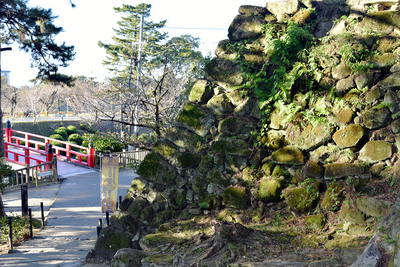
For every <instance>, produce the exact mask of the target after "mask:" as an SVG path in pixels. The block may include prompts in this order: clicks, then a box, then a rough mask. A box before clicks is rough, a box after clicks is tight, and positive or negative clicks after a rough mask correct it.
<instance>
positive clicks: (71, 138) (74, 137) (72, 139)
mask: <svg viewBox="0 0 400 267" xmlns="http://www.w3.org/2000/svg"><path fill="white" fill-rule="evenodd" d="M68 142H70V143H73V144H77V145H82V142H83V137H82V136H80V135H79V134H77V133H74V134H71V135H70V136H68Z"/></svg>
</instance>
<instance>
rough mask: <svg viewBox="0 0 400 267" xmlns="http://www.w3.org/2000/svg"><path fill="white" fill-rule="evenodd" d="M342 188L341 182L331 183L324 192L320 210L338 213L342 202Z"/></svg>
mask: <svg viewBox="0 0 400 267" xmlns="http://www.w3.org/2000/svg"><path fill="white" fill-rule="evenodd" d="M344 187H345V184H344V182H343V181H340V182H333V183H331V184H330V185H329V186H328V188H327V190H326V192H325V197H324V199H323V200H322V202H321V208H322V209H323V210H326V211H338V210H339V209H340V206H341V204H342V201H343V197H344Z"/></svg>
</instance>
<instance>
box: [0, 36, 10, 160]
mask: <svg viewBox="0 0 400 267" xmlns="http://www.w3.org/2000/svg"><path fill="white" fill-rule="evenodd" d="M3 51H11V47H4V48H2V47H1V42H0V122H1V125H3V110H2V107H1V52H3ZM0 136H3V126H1V127H0ZM0 154H1V157H4V140H3V138H0Z"/></svg>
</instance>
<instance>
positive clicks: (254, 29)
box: [228, 15, 264, 41]
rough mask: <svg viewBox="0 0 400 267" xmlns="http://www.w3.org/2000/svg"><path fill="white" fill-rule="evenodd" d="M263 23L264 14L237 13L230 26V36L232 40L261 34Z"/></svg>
mask: <svg viewBox="0 0 400 267" xmlns="http://www.w3.org/2000/svg"><path fill="white" fill-rule="evenodd" d="M263 24H264V18H263V17H262V16H247V15H237V16H236V17H235V18H234V19H233V22H232V23H231V25H230V26H229V29H228V37H229V39H230V40H233V41H237V40H243V39H248V38H254V37H257V36H260V35H261V34H262V29H263Z"/></svg>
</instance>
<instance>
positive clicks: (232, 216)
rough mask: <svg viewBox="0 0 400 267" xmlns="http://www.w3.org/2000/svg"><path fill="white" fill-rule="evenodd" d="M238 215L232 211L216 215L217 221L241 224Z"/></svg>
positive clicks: (224, 211)
mask: <svg viewBox="0 0 400 267" xmlns="http://www.w3.org/2000/svg"><path fill="white" fill-rule="evenodd" d="M239 215H240V213H239V212H235V211H233V210H232V209H224V210H222V211H221V212H220V213H218V216H217V218H218V220H220V221H227V222H234V223H242V220H241V219H240V216H239Z"/></svg>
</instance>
